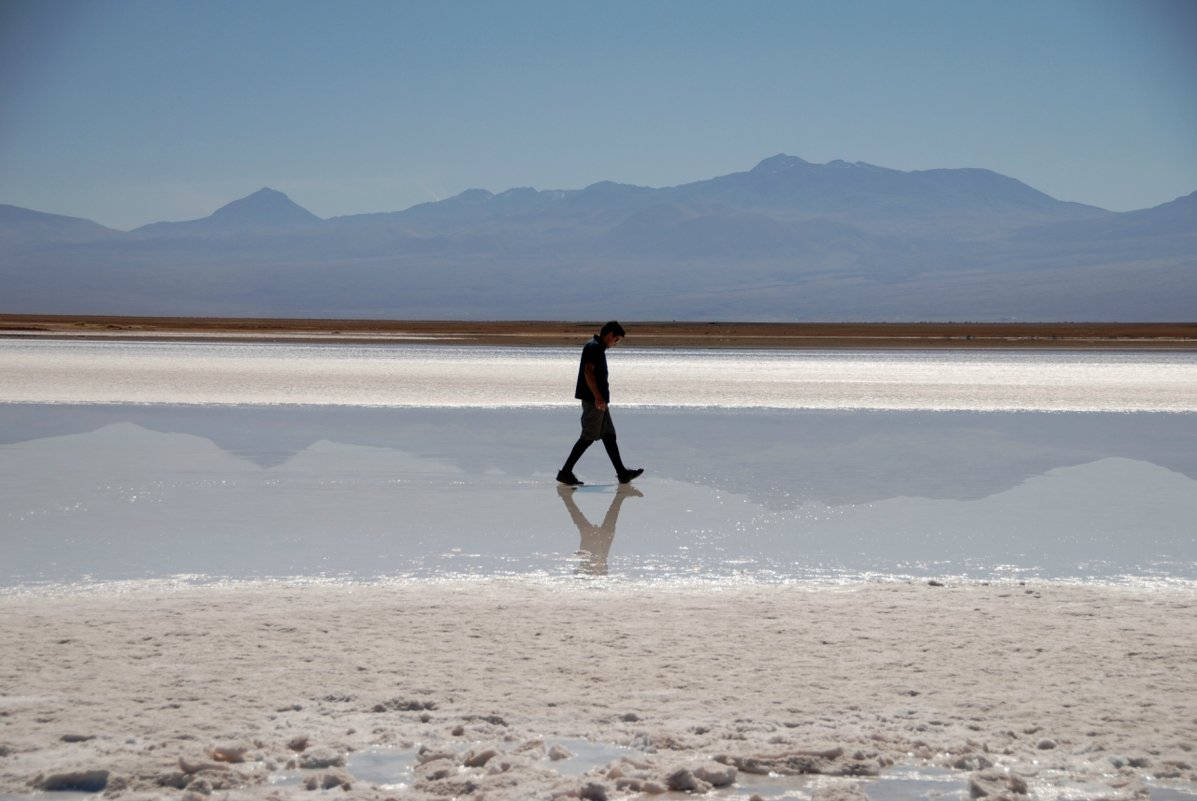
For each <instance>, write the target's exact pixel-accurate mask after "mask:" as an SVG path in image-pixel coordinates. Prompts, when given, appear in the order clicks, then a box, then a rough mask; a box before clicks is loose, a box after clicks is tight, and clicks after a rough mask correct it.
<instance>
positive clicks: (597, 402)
mask: <svg viewBox="0 0 1197 801" xmlns="http://www.w3.org/2000/svg"><path fill="white" fill-rule="evenodd" d="M584 375H585V377H586V386H588V387H590V394H591V395H593V396H594V408H596V409H598V410H599V411H606V409H607V401H605V400H603V395H602V393H601V392H599V385H598V380H597V379H596V378H595V377H594V365H593V364H588V365H586V370H585V371H584Z"/></svg>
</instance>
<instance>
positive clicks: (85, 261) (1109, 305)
mask: <svg viewBox="0 0 1197 801" xmlns="http://www.w3.org/2000/svg"><path fill="white" fill-rule="evenodd" d="M1194 309H1197V193H1194V194H1193V195H1189V196H1187V197H1184V198H1178V199H1177V200H1175V201H1172V202H1170V203H1165V204H1162V205H1161V206H1158V207H1155V208H1153V209H1144V210H1140V211H1133V212H1125V213H1113V212H1109V211H1105V210H1103V209H1099V208H1095V207H1093V206H1085V205H1082V204H1077V203H1066V202H1061V201H1058V200H1055V199H1053V198H1051V197H1050V196H1048V195H1046V194H1044V193H1042V192H1039V191H1038V190H1036V189H1034V188H1032V187H1030V186H1027V185H1026V184H1024V183H1022V182H1019V181H1017V180H1014V179H1012V178H1009V177H1006V176H1003V175H999V174H997V173H994V172H992V171H989V170H983V169H951V170H947V169H945V170H925V171H915V172H904V171H900V170H893V169H888V168H884V167H878V166H874V165H869V164H863V163H859V162H857V163H848V162H843V161H835V162H831V163H829V164H812V163H810V162H807V161H804V160H802V159H800V158H796V157H793V156H787V155H778V156H774V157H771V158H768V159H765V160H764V161H762V162H760V163H759V164H757V165H756V166H755V167H753V168H752V169H751V170H748V171H745V172H738V173H733V174H730V175H724V176H718V177H715V178H711V179H708V180H703V181H697V182H693V183H689V184H683V185H681V186H675V187H665V188H649V187H641V186H632V185H627V184H616V183H611V182H601V183H597V184H594V185H592V186H589V187H586V188H584V189H577V190H545V191H538V190H535V189H530V188H517V189H510V190H507V191H504V192H500V193H497V194H496V193H492V192H489V191H486V190H481V189H474V190H469V191H466V192H463V193H461V194H460V195H457V196H456V197H453V198H449V199H447V200H443V201H440V202H437V203H425V204H420V205H418V206H414V207H412V208H410V209H406V210H404V211H398V212H385V213H375V214H360V215H351V216H345V217H335V218H332V219H327V220H322V219H320V218H319V217H317V216H316V215H314V214H312V213H311V212H309V211H307V210H306V209H304V208H302V207H301V206H299V205H297V204H295V203H294V202H293V201H291V200H290V199H289V198H288V197H287V196H286V195H284V194H283V193H281V192H278V191H275V190H272V189H262V190H260V191H258V192H255V193H254V194H252V195H249V196H248V197H245V198H242V199H240V200H235V201H233V202H232V203H229V204H227V205H225V206H223V207H221V208H220V209H217V210H216V211H215V212H214V213H213V214H211V215H210V216H208V217H205V218H203V219H200V220H190V221H183V222H162V223H154V224H152V225H147V226H144V227H142V228H138V229H136V230H134V231H130V232H119V231H112V230H110V229H106V228H103V227H102V226H98V225H96V224H95V223H91V222H89V221H86V220H75V219H73V218H68V217H57V216H56V215H48V214H43V213H39V212H32V211H28V210H25V209H17V208H15V207H0V311H6V312H42V313H93V314H100V313H110V314H184V315H216V316H302V317H374V318H425V319H430V318H462V319H469V318H481V319H554V318H556V319H596V318H608V317H624V318H628V319H642V320H644V319H659V320H669V319H692V320H702V319H740V320H894V321H900V320H962V319H968V320H978V321H984V320H1002V319H1027V320H1143V321H1151V320H1188V319H1193V315H1194V311H1193V310H1194Z"/></svg>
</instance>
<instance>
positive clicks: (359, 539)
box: [0, 404, 1197, 587]
mask: <svg viewBox="0 0 1197 801" xmlns="http://www.w3.org/2000/svg"><path fill="white" fill-rule="evenodd" d="M615 415H616V420H617V423H618V426H619V431H620V440H621V442H622V443H623V449H624V455H625V457H626V458H627V460H628V462H629V463H630V464H635V465H644V466H646V467H647V472H646V473H645V475H644V476H643V477H642V478H641V479H639V480H638V481H637V482H636V483H634V484H632V485H619V484H617V483H616V482H615V481H614V477H613V476H612V475H611V468H610V465H609V463H607V461H606V456H605V454H604V453H603V451H602V448H601V447H598V446H596V447H595V448H593V449H592V450H591V451H590V452H588V453H587V454H586V456H585V457H583V460H582V462H581V463H580V464H579V466H578V468H577V472H578V473H579V475H581V476H582V478H583V479H584V480H586V481H587V482H588V483H587V484H586V485H585V486H583V487H580V488H578V489H569V488H565V487H562V486H560V485H558V484H557V483H556V482H555V481H554V473H555V471H556V468H557V466H558V465H559V464H560V461H561V460H563V459H564V456H565V453H566V452H567V451H568V449H569V447H570V446H571V445H572V443H573V440H574V439H575V438H576V436H577V432H576V426H577V421H576V413H575V412H574V411H573V410H572V409H570V410H566V409H377V408H353V407H256V406H251V407H224V406H127V405H120V406H101V405H84V406H73V405H61V404H60V405H43V404H34V405H22V404H0V529H2V532H3V533H2V534H0V542H2V543H3V548H4V551H5V558H4V559H3V560H0V585H6V586H9V587H13V586H18V585H22V586H31V585H35V584H41V583H55V584H56V583H79V582H84V583H87V582H94V581H110V580H141V579H151V578H162V577H168V576H192V577H196V578H197V579H199V580H213V579H222V578H232V579H240V578H287V577H309V578H312V577H315V578H336V579H348V580H377V579H386V580H392V579H423V578H436V577H440V576H459V575H479V576H490V575H521V576H541V577H548V578H555V579H560V578H573V579H576V578H578V577H590V576H607V577H610V578H614V579H625V580H638V581H639V580H647V581H788V580H821V581H840V580H858V579H860V578H868V577H878V576H880V577H899V578H900V577H918V578H935V577H970V578H976V579H1008V578H1014V579H1025V578H1058V579H1072V580H1119V581H1121V580H1128V579H1129V580H1139V581H1178V580H1179V581H1191V580H1194V579H1197V545H1195V544H1194V537H1193V525H1192V521H1193V520H1195V519H1197V449H1194V448H1193V447H1192V436H1191V434H1192V431H1193V424H1194V421H1195V419H1197V418H1195V417H1194V416H1192V415H1178V414H1148V413H1139V414H1067V413H1029V412H1023V413H992V412H933V411H822V410H759V409H757V410H753V409H744V410H711V409H706V410H694V409H659V408H646V409H617V410H616V411H615Z"/></svg>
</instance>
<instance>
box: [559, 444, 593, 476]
mask: <svg viewBox="0 0 1197 801" xmlns="http://www.w3.org/2000/svg"><path fill="white" fill-rule="evenodd" d="M593 443H594V440H592V439H584V438H579V439H578V441H577V442H575V443H574V449H573V450H572V451H570V452H569V458H568V459H566V460H565V466H564V467H562V468H561V472H563V473H572V472H574V465H576V464H577V463H578V460H579V459H581V458H582V454H584V453H586V449H587V448H589V447H590V446H591V445H592V444H593Z"/></svg>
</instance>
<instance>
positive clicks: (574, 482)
mask: <svg viewBox="0 0 1197 801" xmlns="http://www.w3.org/2000/svg"><path fill="white" fill-rule="evenodd" d="M557 480H558V481H560V482H561V483H562V484H568V485H569V486H571V487H580V486H582V482H581V481H580V480H579V479H578V477H577V476H575V475H574V474H573V473H568V472H566V471H565V470H558V471H557Z"/></svg>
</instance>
